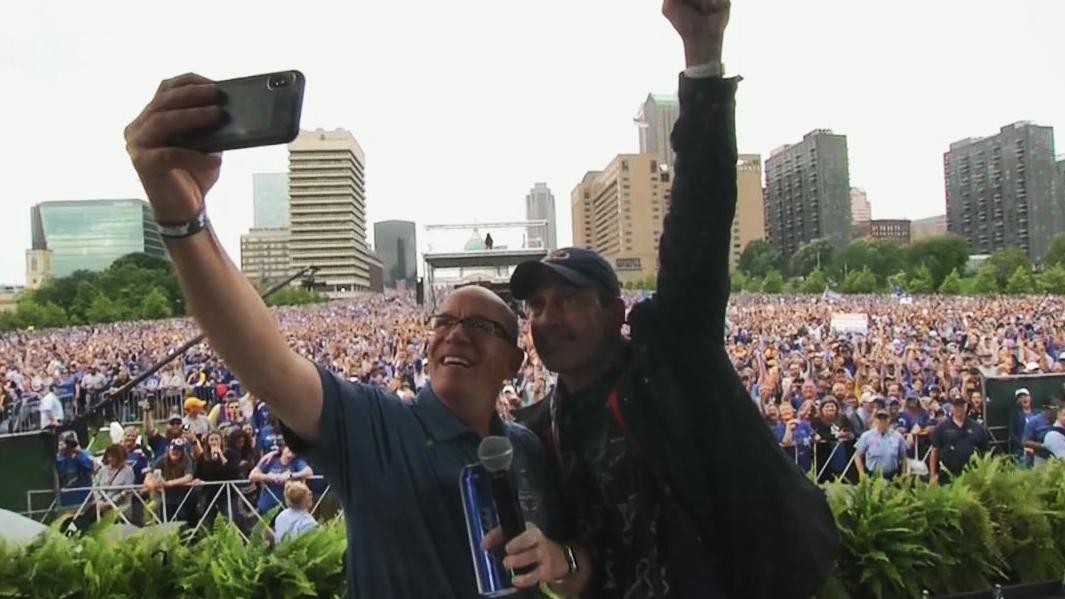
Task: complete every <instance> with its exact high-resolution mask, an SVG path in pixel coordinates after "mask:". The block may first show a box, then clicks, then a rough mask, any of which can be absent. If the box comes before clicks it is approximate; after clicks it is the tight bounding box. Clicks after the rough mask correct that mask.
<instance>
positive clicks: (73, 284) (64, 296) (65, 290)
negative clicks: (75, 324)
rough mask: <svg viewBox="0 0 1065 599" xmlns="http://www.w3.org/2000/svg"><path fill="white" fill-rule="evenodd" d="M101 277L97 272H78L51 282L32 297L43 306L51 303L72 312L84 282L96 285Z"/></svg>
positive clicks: (32, 294)
mask: <svg viewBox="0 0 1065 599" xmlns="http://www.w3.org/2000/svg"><path fill="white" fill-rule="evenodd" d="M99 276H100V275H99V274H98V273H95V272H89V271H87V270H77V271H74V272H73V273H71V274H70V275H68V276H65V277H60V278H57V279H51V280H49V281H48V282H47V283H45V284H44V286H42V287H41V288H40V289H37V290H36V291H33V292H32V293H31V296H32V297H33V299H34V301H36V302H38V303H39V304H41V305H44V304H47V303H49V302H51V303H53V304H55V305H57V306H59V307H61V308H63V309H64V310H66V311H67V312H72V311H73V310H72V307H73V304H74V300H75V298H76V297H77V291H78V287H79V286H80V285H81V283H82V282H88V283H94V282H95V281H96V280H97V279H98V278H99Z"/></svg>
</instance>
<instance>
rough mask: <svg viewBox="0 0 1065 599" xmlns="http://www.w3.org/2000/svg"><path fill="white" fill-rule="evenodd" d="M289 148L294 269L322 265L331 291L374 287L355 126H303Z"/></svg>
mask: <svg viewBox="0 0 1065 599" xmlns="http://www.w3.org/2000/svg"><path fill="white" fill-rule="evenodd" d="M288 151H289V215H290V222H291V224H290V226H289V230H290V235H289V255H290V258H291V269H292V270H293V271H298V270H301V269H303V268H305V267H307V266H317V267H319V269H320V270H319V271H318V272H317V273H316V275H315V278H316V280H317V281H318V282H319V283H320V284H321V285H322V286H323V288H324V290H325V291H326V292H329V293H344V292H349V293H350V292H353V291H359V290H366V289H369V286H370V272H369V260H370V252H369V248H368V247H367V244H366V188H365V183H364V181H365V165H366V157H365V155H364V154H363V151H362V148H361V147H359V144H358V142H356V141H355V137H354V136H353V135H352V134H351V132H350V131H347V130H344V129H335V130H332V131H325V130H322V129H316V130H314V131H300V134H299V136H298V137H297V138H296V139H295V140H294V141H293V142H292V143H290V144H289V145H288Z"/></svg>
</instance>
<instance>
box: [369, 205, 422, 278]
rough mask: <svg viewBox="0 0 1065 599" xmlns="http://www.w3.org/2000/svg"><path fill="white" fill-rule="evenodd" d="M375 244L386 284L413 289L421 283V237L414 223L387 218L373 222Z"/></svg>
mask: <svg viewBox="0 0 1065 599" xmlns="http://www.w3.org/2000/svg"><path fill="white" fill-rule="evenodd" d="M373 247H374V253H375V254H377V257H378V259H380V261H381V268H382V269H383V274H382V280H383V283H382V284H383V286H384V287H388V288H390V289H395V288H396V285H397V284H399V285H401V286H404V287H405V288H407V289H414V287H415V286H416V285H417V283H418V237H417V233H416V231H415V226H414V223H412V222H410V221H405V220H386V221H381V222H379V223H374V225H373Z"/></svg>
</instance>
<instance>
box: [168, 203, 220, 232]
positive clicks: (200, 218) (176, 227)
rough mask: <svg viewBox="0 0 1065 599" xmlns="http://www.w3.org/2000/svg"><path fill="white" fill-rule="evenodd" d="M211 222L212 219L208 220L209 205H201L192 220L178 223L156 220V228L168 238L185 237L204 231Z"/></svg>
mask: <svg viewBox="0 0 1065 599" xmlns="http://www.w3.org/2000/svg"><path fill="white" fill-rule="evenodd" d="M209 223H210V221H209V220H207V206H206V205H204V206H201V207H200V211H199V212H198V213H196V216H195V217H193V218H192V220H188V221H185V222H176V223H173V222H167V223H162V222H158V221H156V223H155V224H156V228H158V229H159V235H160V236H162V237H164V238H166V239H184V238H186V237H191V236H193V235H195V234H197V233H199V232H200V231H203V230H204V229H206V228H207V225H208V224H209Z"/></svg>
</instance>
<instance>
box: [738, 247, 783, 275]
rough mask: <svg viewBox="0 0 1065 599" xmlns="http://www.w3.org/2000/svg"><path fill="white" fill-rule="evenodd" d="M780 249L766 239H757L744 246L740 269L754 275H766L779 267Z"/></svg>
mask: <svg viewBox="0 0 1065 599" xmlns="http://www.w3.org/2000/svg"><path fill="white" fill-rule="evenodd" d="M780 262H781V257H780V251H779V250H777V248H776V247H774V246H773V245H771V244H770V243H769V242H768V241H765V240H764V239H755V240H754V241H752V242H750V243H748V244H747V247H745V248H743V253H742V254H740V262H739V266H738V268H739V270H741V271H743V272H744V273H746V274H747V275H749V276H752V277H759V278H761V277H764V276H766V274H768V273H769V271H771V270H773V269H776V268H779V267H780Z"/></svg>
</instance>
